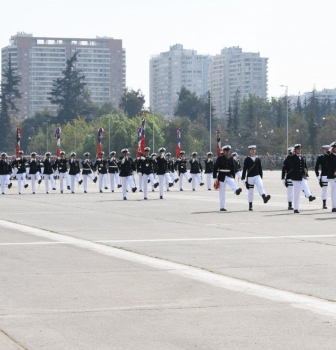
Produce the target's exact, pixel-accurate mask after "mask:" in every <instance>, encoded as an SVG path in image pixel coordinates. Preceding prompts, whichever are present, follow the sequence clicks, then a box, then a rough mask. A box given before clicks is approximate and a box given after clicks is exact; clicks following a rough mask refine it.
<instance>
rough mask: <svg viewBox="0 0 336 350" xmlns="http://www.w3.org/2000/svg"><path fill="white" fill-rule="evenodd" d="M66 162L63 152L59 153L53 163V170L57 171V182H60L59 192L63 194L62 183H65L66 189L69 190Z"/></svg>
mask: <svg viewBox="0 0 336 350" xmlns="http://www.w3.org/2000/svg"><path fill="white" fill-rule="evenodd" d="M67 164H68V160H67V159H66V158H65V152H64V151H61V152H60V156H59V157H58V158H57V159H56V161H55V168H56V169H57V170H58V175H59V181H60V191H61V193H63V182H64V179H65V183H66V186H67V189H68V190H70V177H69V173H68V169H67Z"/></svg>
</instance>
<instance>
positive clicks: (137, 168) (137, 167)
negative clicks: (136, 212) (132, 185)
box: [135, 156, 143, 192]
mask: <svg viewBox="0 0 336 350" xmlns="http://www.w3.org/2000/svg"><path fill="white" fill-rule="evenodd" d="M140 158H141V156H140V157H137V159H136V161H135V170H136V172H137V174H138V180H139V192H142V182H143V181H142V172H141V165H142V162H141V159H140Z"/></svg>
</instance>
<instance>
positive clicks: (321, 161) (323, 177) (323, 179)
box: [315, 145, 330, 209]
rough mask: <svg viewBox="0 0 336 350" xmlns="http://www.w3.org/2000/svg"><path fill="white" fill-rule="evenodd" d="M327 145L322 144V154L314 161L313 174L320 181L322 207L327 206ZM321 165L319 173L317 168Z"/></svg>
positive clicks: (325, 207)
mask: <svg viewBox="0 0 336 350" xmlns="http://www.w3.org/2000/svg"><path fill="white" fill-rule="evenodd" d="M329 148H330V146H329V145H324V146H322V149H323V154H321V155H320V156H318V157H317V159H316V163H315V174H316V177H317V180H318V181H319V183H320V186H321V187H322V191H321V199H322V203H323V205H322V208H323V209H328V208H327V199H328V158H329V153H330V152H329ZM320 166H321V174H320V173H319V168H320Z"/></svg>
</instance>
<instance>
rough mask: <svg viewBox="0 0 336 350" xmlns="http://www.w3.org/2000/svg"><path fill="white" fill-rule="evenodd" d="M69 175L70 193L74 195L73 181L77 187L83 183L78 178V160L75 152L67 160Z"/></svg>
mask: <svg viewBox="0 0 336 350" xmlns="http://www.w3.org/2000/svg"><path fill="white" fill-rule="evenodd" d="M69 175H70V187H71V193H75V181H77V182H78V184H79V185H81V184H82V182H83V180H81V178H80V167H79V160H77V159H76V153H75V152H72V153H71V159H70V160H69Z"/></svg>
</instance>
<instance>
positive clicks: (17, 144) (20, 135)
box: [15, 126, 22, 158]
mask: <svg viewBox="0 0 336 350" xmlns="http://www.w3.org/2000/svg"><path fill="white" fill-rule="evenodd" d="M21 138H22V130H21V128H20V127H19V126H17V129H16V147H15V153H16V158H18V157H19V156H20V153H19V152H20V141H21Z"/></svg>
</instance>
